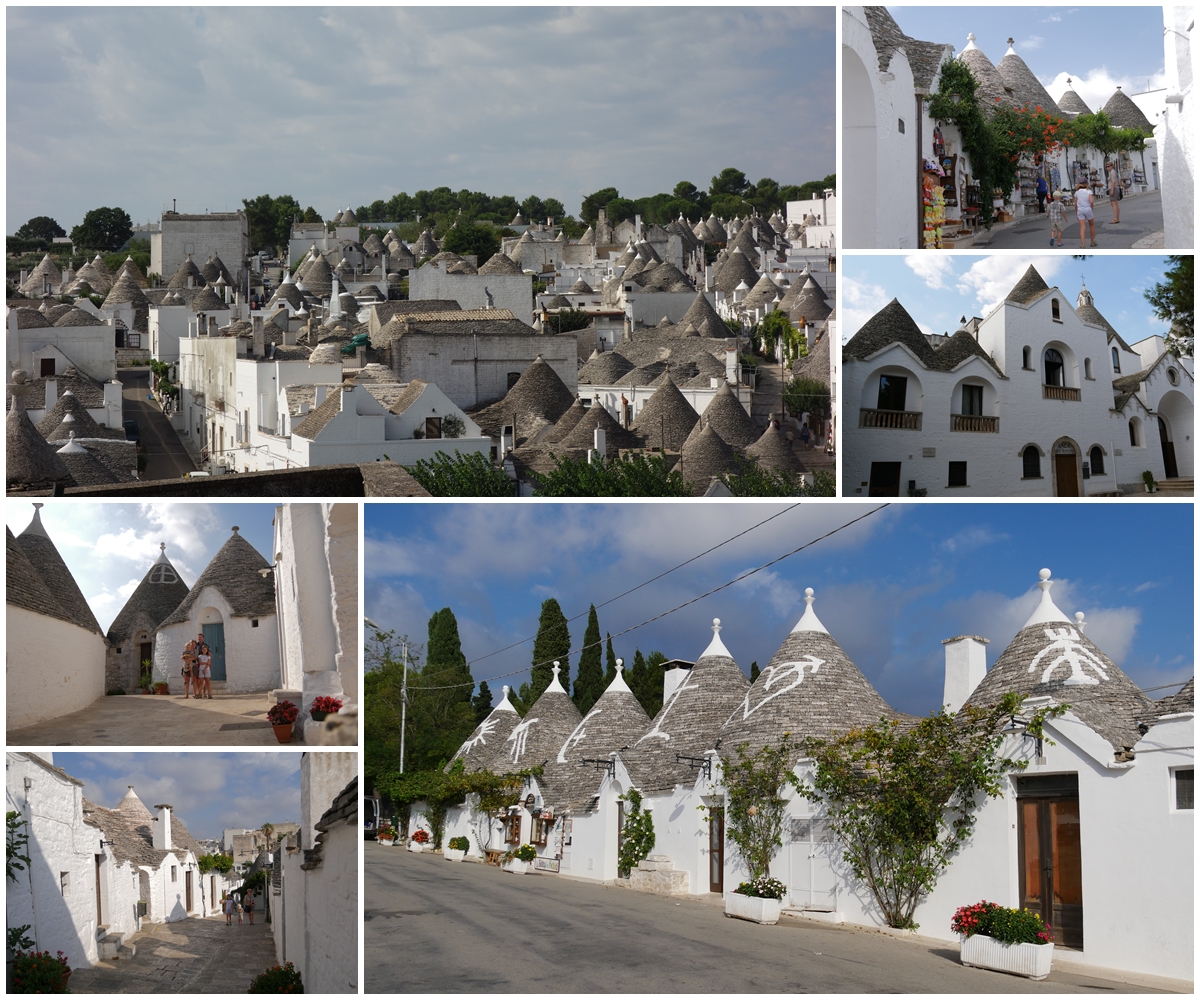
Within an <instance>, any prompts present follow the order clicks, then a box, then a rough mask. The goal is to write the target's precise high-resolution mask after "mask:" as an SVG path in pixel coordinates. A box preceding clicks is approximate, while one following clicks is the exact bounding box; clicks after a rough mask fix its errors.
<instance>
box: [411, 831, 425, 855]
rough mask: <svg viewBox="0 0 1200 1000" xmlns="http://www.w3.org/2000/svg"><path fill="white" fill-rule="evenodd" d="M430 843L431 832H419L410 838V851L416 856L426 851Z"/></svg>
mask: <svg viewBox="0 0 1200 1000" xmlns="http://www.w3.org/2000/svg"><path fill="white" fill-rule="evenodd" d="M428 843H429V831H428V830H417V832H416V833H414V834H413V835H412V836H411V837H409V838H408V849H409V850H410V851H412V852H413V853H414V854H420V853H421V852H423V851H424V850H425V845H426V844H428Z"/></svg>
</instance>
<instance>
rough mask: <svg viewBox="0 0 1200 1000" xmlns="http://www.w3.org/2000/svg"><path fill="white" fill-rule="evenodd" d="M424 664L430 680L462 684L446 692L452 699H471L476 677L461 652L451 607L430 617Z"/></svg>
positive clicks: (456, 621)
mask: <svg viewBox="0 0 1200 1000" xmlns="http://www.w3.org/2000/svg"><path fill="white" fill-rule="evenodd" d="M426 650H427V652H426V654H425V667H424V669H423V670H422V671H421V673H422V675H423V676H425V677H427V678H429V683H430V684H438V685H450V684H461V685H464V686H463V687H461V688H457V689H455V690H453V691H449V692H447V697H448V698H449V699H450V700H451V701H455V702H456V701H470V700H471V692H472V691H473V690H474V689H475V679H474V678H473V677H472V676H471V668H470V667H469V666H468V665H467V658H466V657H465V656H463V651H462V642H461V640H460V639H459V636H458V619H457V618H455V617H454V612H453V611H452V610H451V609H450V608H442V610H441V611H435V612H434V613H433V615H432V616H431V617H430V619H429V643H428V645H427V646H426Z"/></svg>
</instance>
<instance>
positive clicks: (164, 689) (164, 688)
mask: <svg viewBox="0 0 1200 1000" xmlns="http://www.w3.org/2000/svg"><path fill="white" fill-rule="evenodd" d="M154 693H155V694H170V693H171V686H170V685H169V684H164V683H163V682H161V681H159V682H158V683H157V684H155V685H154Z"/></svg>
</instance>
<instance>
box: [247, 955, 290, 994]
mask: <svg viewBox="0 0 1200 1000" xmlns="http://www.w3.org/2000/svg"><path fill="white" fill-rule="evenodd" d="M246 992H247V993H303V992H304V984H303V983H302V982H301V981H300V970H299V969H297V968H296V967H295V966H294V965H292V963H291V962H288V964H287V965H277V966H275V967H274V968H272V969H267V971H266V972H260V973H259V974H258V975H257V976H255V977H254V978H253V979H252V980H251V981H250V989H248V990H246Z"/></svg>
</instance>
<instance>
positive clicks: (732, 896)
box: [725, 875, 787, 924]
mask: <svg viewBox="0 0 1200 1000" xmlns="http://www.w3.org/2000/svg"><path fill="white" fill-rule="evenodd" d="M786 892H787V886H786V885H784V884H783V883H782V882H780V881H779V879H777V878H771V876H770V875H760V876H759V877H758V878H756V879H755V880H754V881H752V882H743V883H742V884H741V885H739V886H738V887H737V888H736V889H735V890H734V891H733V892H731V893H729V895H727V896H726V897H725V916H727V917H738V918H739V919H741V920H753V921H754V922H755V923H756V924H777V923H779V914H780V912H781V911H782V910H783V896H784V893H786Z"/></svg>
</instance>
